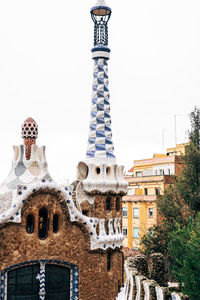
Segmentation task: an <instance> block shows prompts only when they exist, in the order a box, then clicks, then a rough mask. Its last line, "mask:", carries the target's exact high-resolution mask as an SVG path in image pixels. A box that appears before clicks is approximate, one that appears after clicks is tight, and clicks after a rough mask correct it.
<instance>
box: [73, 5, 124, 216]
mask: <svg viewBox="0 0 200 300" xmlns="http://www.w3.org/2000/svg"><path fill="white" fill-rule="evenodd" d="M90 13H91V17H92V20H93V22H94V46H93V48H92V50H91V51H92V58H93V61H94V70H93V85H92V104H91V113H90V127H89V138H88V147H87V152H86V158H85V159H84V160H83V161H81V162H79V164H78V168H77V179H78V180H79V182H80V183H81V188H82V189H83V191H84V192H85V193H86V194H87V195H88V196H89V199H90V200H89V203H90V204H91V203H93V202H94V207H93V208H91V209H92V211H91V212H90V213H92V214H95V216H97V215H98V217H104V216H105V215H106V216H107V214H106V205H107V206H109V205H108V202H109V201H108V198H112V201H111V202H112V203H110V207H112V209H110V211H112V217H115V216H118V217H120V216H121V196H122V195H124V194H125V193H126V187H127V182H126V181H125V179H124V175H123V166H118V165H117V163H116V158H115V155H114V146H113V141H112V128H111V115H110V94H109V86H108V84H109V77H108V60H109V58H110V49H109V48H108V21H109V19H110V16H111V8H109V7H108V6H107V5H106V4H105V2H104V0H98V1H97V4H96V6H94V7H92V8H91V10H90ZM80 183H79V188H80ZM79 194H80V193H79ZM91 198H92V199H93V201H92V200H91ZM114 198H117V199H120V200H116V203H115V204H114V202H115V200H114ZM94 199H95V200H94ZM97 199H98V200H97ZM106 199H107V200H106ZM106 201H107V202H106ZM83 202H84V201H83ZM117 202H119V203H120V209H119V210H118V211H116V209H115V208H116V206H118V204H117ZM106 203H107V204H106ZM97 207H98V208H97ZM114 207H115V208H114ZM91 209H90V210H91ZM88 213H89V210H88Z"/></svg>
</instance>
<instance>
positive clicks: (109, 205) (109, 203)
mask: <svg viewBox="0 0 200 300" xmlns="http://www.w3.org/2000/svg"><path fill="white" fill-rule="evenodd" d="M110 208H111V198H110V197H107V198H106V212H110Z"/></svg>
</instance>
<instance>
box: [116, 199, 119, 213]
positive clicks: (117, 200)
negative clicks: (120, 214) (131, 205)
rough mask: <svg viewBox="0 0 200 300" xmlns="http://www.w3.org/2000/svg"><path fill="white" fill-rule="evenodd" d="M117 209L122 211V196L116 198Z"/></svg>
mask: <svg viewBox="0 0 200 300" xmlns="http://www.w3.org/2000/svg"><path fill="white" fill-rule="evenodd" d="M116 211H120V198H119V197H117V198H116Z"/></svg>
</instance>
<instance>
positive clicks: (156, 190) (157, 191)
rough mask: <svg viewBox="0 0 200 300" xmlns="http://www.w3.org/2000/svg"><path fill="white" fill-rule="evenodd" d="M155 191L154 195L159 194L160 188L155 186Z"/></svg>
mask: <svg viewBox="0 0 200 300" xmlns="http://www.w3.org/2000/svg"><path fill="white" fill-rule="evenodd" d="M155 192H156V195H157V196H158V195H160V189H159V188H155Z"/></svg>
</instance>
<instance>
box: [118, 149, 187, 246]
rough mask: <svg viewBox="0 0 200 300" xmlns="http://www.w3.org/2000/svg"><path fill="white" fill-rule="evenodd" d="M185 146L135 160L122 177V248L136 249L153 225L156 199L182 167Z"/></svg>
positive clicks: (155, 213) (155, 216)
mask: <svg viewBox="0 0 200 300" xmlns="http://www.w3.org/2000/svg"><path fill="white" fill-rule="evenodd" d="M185 146H186V144H179V145H177V146H176V147H174V148H168V149H167V151H166V154H154V156H153V157H152V158H150V159H142V160H135V161H134V166H133V168H132V169H130V170H129V172H128V173H127V175H126V180H127V182H128V190H127V195H126V196H124V197H123V234H124V247H128V248H134V249H139V245H140V239H141V237H142V236H143V235H144V234H145V233H146V232H147V231H148V229H149V228H151V227H152V226H153V225H156V224H157V221H158V213H157V205H156V199H157V197H158V196H159V195H160V194H162V193H163V192H164V190H165V189H166V188H167V187H168V186H169V184H172V183H173V179H174V175H178V174H180V172H181V169H182V167H183V160H182V155H184V154H185Z"/></svg>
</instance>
